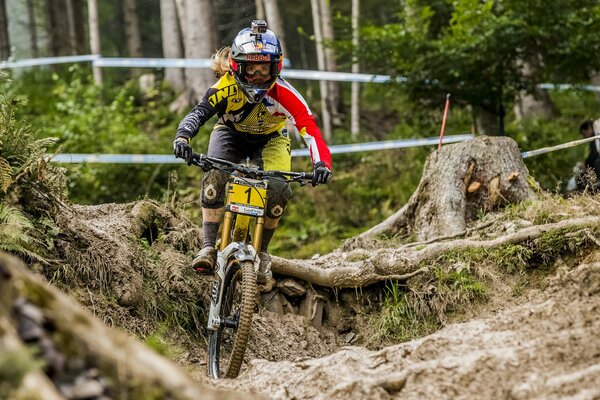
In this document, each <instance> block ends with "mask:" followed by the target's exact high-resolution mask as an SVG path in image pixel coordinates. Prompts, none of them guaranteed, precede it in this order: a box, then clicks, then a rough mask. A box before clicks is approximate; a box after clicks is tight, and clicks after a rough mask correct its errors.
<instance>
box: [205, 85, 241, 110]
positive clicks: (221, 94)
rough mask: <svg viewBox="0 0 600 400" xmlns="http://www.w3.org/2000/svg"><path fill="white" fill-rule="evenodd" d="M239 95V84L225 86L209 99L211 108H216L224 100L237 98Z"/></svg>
mask: <svg viewBox="0 0 600 400" xmlns="http://www.w3.org/2000/svg"><path fill="white" fill-rule="evenodd" d="M237 93H238V88H237V84H233V85H229V86H225V87H224V88H223V89H219V90H218V91H217V92H216V93H214V94H213V95H211V96H210V97H209V98H208V102H209V103H210V105H211V106H213V107H216V106H217V104H219V103H220V102H221V101H222V100H223V99H226V98H227V97H231V96H235V95H236V94H237Z"/></svg>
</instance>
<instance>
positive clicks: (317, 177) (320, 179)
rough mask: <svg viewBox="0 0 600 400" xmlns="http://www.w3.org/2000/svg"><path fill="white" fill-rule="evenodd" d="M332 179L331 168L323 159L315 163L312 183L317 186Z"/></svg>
mask: <svg viewBox="0 0 600 400" xmlns="http://www.w3.org/2000/svg"><path fill="white" fill-rule="evenodd" d="M330 180H331V170H330V169H329V168H327V166H325V163H324V162H323V161H318V162H317V163H316V164H315V171H314V173H313V178H312V185H313V186H317V185H318V184H319V183H327V182H329V181H330Z"/></svg>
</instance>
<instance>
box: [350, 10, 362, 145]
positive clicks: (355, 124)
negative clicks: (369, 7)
mask: <svg viewBox="0 0 600 400" xmlns="http://www.w3.org/2000/svg"><path fill="white" fill-rule="evenodd" d="M359 8H360V0H352V48H353V49H358V40H359V30H358V16H359ZM352 53H353V57H352V73H354V74H357V73H358V72H359V71H360V67H359V64H358V57H356V56H354V54H355V53H356V50H353V52H352ZM351 90H352V93H351V105H350V107H351V109H350V114H351V117H350V118H351V121H350V132H351V133H352V136H354V137H356V136H357V135H358V132H360V86H359V83H358V82H352V89H351Z"/></svg>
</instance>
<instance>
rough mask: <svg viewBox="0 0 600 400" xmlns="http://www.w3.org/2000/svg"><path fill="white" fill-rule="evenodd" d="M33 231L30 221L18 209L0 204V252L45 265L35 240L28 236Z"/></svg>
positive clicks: (45, 261)
mask: <svg viewBox="0 0 600 400" xmlns="http://www.w3.org/2000/svg"><path fill="white" fill-rule="evenodd" d="M33 230H34V226H33V224H32V223H31V221H30V220H29V219H28V218H27V217H26V216H25V215H23V213H22V212H21V211H20V210H19V209H18V208H16V207H12V206H8V205H6V204H2V203H0V250H3V251H6V252H9V253H14V254H18V255H20V256H23V257H25V258H28V259H30V260H35V261H39V262H42V263H44V264H46V263H48V261H47V260H46V259H45V258H44V257H43V256H42V255H41V254H40V253H42V251H41V250H40V246H39V245H38V244H37V240H36V239H35V237H34V236H32V235H30V232H32V231H33Z"/></svg>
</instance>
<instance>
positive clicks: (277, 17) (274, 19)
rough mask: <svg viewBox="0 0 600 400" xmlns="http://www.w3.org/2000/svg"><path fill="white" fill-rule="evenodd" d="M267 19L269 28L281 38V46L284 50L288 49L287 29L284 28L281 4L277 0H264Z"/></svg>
mask: <svg viewBox="0 0 600 400" xmlns="http://www.w3.org/2000/svg"><path fill="white" fill-rule="evenodd" d="M263 4H264V12H265V17H266V18H265V19H266V20H267V23H268V26H269V29H271V30H272V31H273V32H274V33H275V34H276V35H277V37H278V38H279V41H280V42H281V47H282V48H283V50H284V52H285V51H286V49H287V47H286V45H285V44H286V43H285V30H284V29H283V27H284V24H283V20H282V19H281V13H280V12H279V5H278V4H277V0H263Z"/></svg>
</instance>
